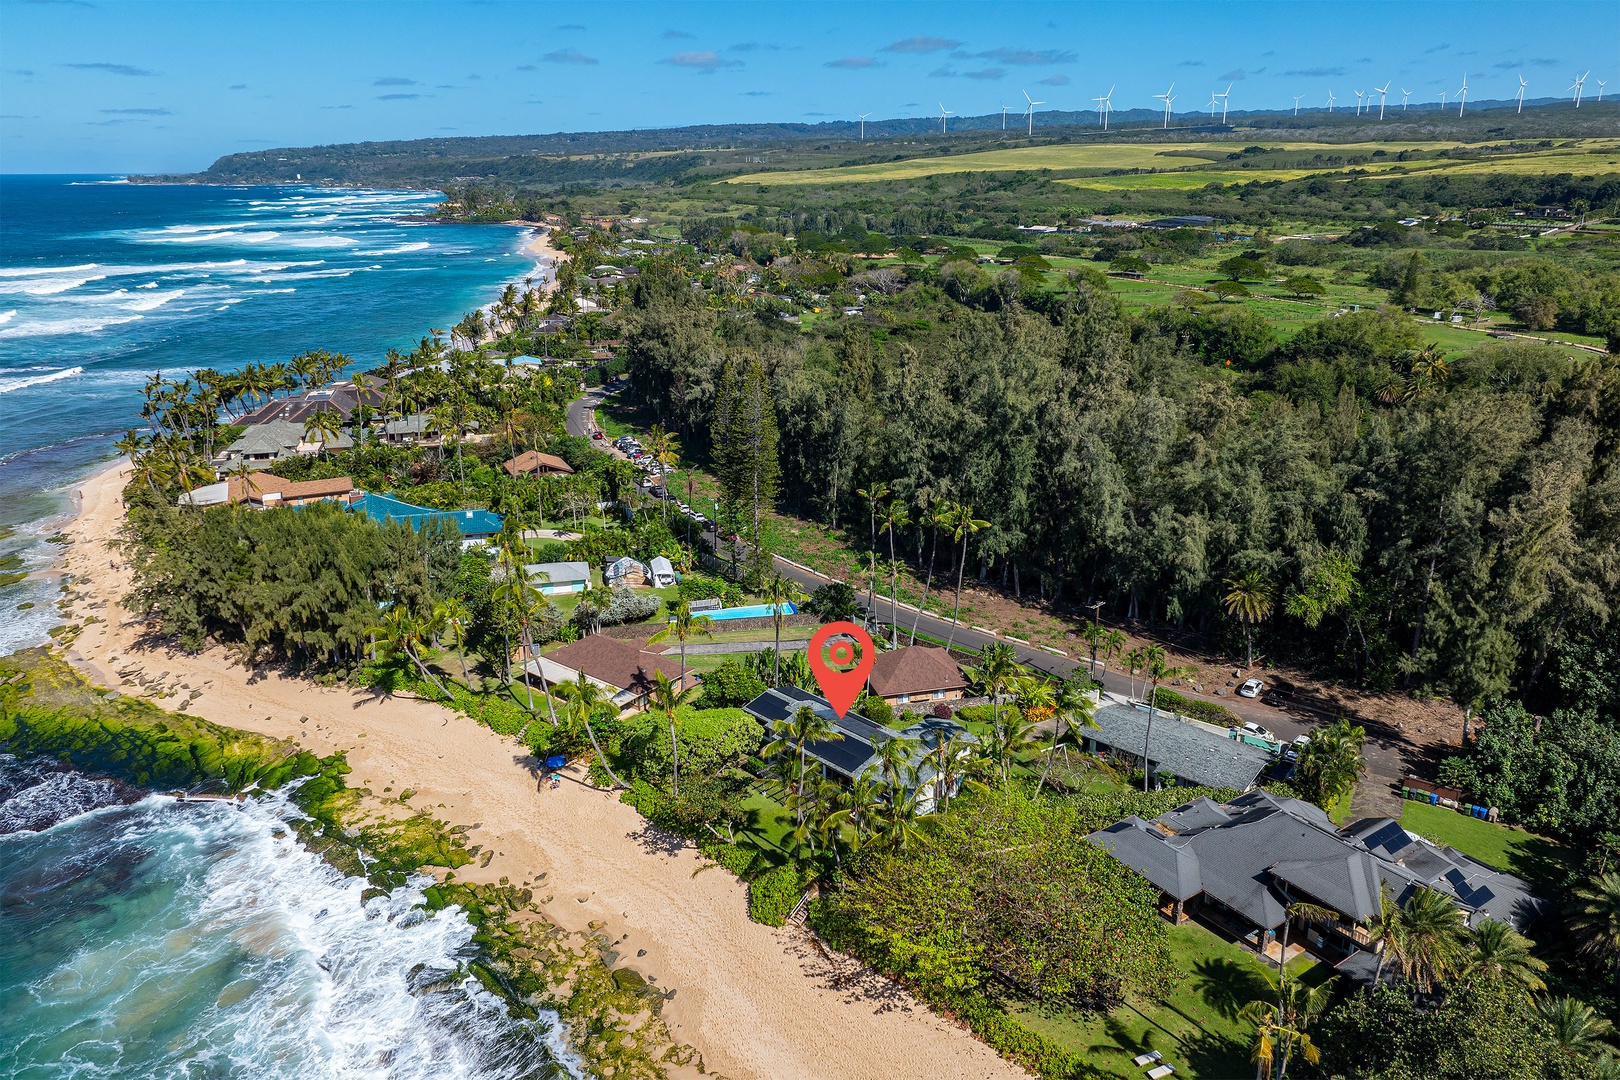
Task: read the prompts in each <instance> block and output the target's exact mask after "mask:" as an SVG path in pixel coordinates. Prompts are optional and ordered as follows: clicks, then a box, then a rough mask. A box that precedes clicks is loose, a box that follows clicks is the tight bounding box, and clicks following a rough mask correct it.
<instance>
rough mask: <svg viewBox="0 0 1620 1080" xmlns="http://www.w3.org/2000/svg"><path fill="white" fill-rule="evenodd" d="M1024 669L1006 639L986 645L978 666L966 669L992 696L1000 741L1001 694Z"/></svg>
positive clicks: (977, 683) (973, 681)
mask: <svg viewBox="0 0 1620 1080" xmlns="http://www.w3.org/2000/svg"><path fill="white" fill-rule="evenodd" d="M1023 670H1024V669H1023V667H1022V666H1021V665H1020V664H1019V663H1018V654H1017V653H1016V652H1015V651H1014V650H1013V647H1012V646H1011V645H1008V644H1007V643H1006V642H1004V641H994V642H991V643H990V644H989V645H986V646H985V647H984V650H983V651H982V652H981V653H980V654H979V663H978V666H977V667H969V668H966V669H964V674H966V675H967V677H968V681H969V682H971V683H973V684H974V686H975V687H976V688H978V689H979V690H980V691H981V692H983V693H984V694H985V695H986V696H988V697H989V698H990V717H991V721H992V725H993V727H994V729H995V737H996V740H997V741H998V742H999V741H1000V740H1001V695H1002V693H1003V692H1004V691H1005V690H1006V689H1007V688H1008V687H1009V686H1011V685H1012V681H1013V680H1014V679H1016V678H1017V677H1018V676H1019V675H1021V674H1022V673H1023ZM1002 771H1003V772H1005V771H1006V770H1005V769H1003V770H1002Z"/></svg>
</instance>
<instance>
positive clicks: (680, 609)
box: [647, 600, 714, 678]
mask: <svg viewBox="0 0 1620 1080" xmlns="http://www.w3.org/2000/svg"><path fill="white" fill-rule="evenodd" d="M698 636H702V637H713V636H714V620H713V619H711V618H709V617H708V616H707V615H693V614H692V605H691V604H689V603H687V602H686V601H685V600H682V601H681V602H680V603H678V604H676V605H675V613H674V614H673V615H672V616H671V617H670V620H669V622H668V623H667V624H666V625H665V626H664V628H663V629H662V630H660V631H658V633H656V634H654V635H653V636H652V637H650V638H648V639H647V644H649V645H657V644H659V643H660V642H664V641H668V640H669V639H670V638H671V637H673V638H674V639H675V640H676V641H678V642H680V644H681V677H682V678H685V677H686V641H687V639H688V638H692V637H698Z"/></svg>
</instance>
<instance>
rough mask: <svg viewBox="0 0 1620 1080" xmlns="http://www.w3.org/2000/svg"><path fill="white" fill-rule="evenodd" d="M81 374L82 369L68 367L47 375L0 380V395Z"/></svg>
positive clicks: (82, 372)
mask: <svg viewBox="0 0 1620 1080" xmlns="http://www.w3.org/2000/svg"><path fill="white" fill-rule="evenodd" d="M83 374H84V368H82V367H70V368H63V369H61V370H60V371H53V372H51V373H50V374H48V375H29V376H25V377H23V378H20V379H18V378H14V379H0V394H9V393H11V392H12V391H13V390H21V389H23V388H24V387H27V386H39V385H41V384H42V383H53V382H60V381H61V380H63V379H71V378H73V377H74V376H75V375H83Z"/></svg>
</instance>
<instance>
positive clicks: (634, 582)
mask: <svg viewBox="0 0 1620 1080" xmlns="http://www.w3.org/2000/svg"><path fill="white" fill-rule="evenodd" d="M602 581H603V582H604V583H605V584H606V585H607V587H608V588H610V589H617V588H620V587H621V586H622V587H625V588H631V589H636V588H641V587H643V586H645V585H646V584H647V568H646V567H645V566H644V565H642V564H641V562H639V561H638V560H636V559H632V558H631V557H630V556H628V555H618V556H612V557H610V558H609V559H608V561H607V567H606V569H604V570H603V571H602Z"/></svg>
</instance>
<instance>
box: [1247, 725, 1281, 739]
mask: <svg viewBox="0 0 1620 1080" xmlns="http://www.w3.org/2000/svg"><path fill="white" fill-rule="evenodd" d="M1240 730H1241V731H1242V732H1243V734H1245V735H1253V736H1254V737H1255V738H1257V739H1264V740H1266V741H1267V742H1276V741H1277V736H1275V735H1273V734H1272V733H1271V731H1270V729H1269V728H1265V727H1262V726H1261V725H1259V724H1256V723H1254V722H1253V721H1246V722H1245V723H1244V725H1243V727H1242V728H1241V729H1240Z"/></svg>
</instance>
